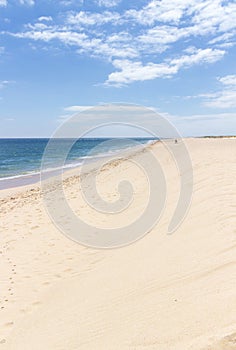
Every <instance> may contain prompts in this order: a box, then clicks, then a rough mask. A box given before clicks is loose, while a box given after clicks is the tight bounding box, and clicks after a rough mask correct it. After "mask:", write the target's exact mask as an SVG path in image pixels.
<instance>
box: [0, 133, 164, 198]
mask: <svg viewBox="0 0 236 350" xmlns="http://www.w3.org/2000/svg"><path fill="white" fill-rule="evenodd" d="M156 142H159V140H149V141H148V142H147V143H144V144H140V145H139V146H133V147H128V148H125V149H120V150H119V149H118V150H116V151H114V152H112V153H111V154H109V153H107V154H104V155H99V154H98V155H97V156H96V157H95V158H94V159H91V158H90V157H81V158H78V159H77V161H76V163H69V164H66V165H65V166H64V167H63V169H62V171H63V173H67V172H73V171H77V170H78V169H80V168H81V166H83V162H84V161H87V162H91V163H94V164H96V163H97V162H98V161H99V160H100V159H103V160H104V161H105V160H106V159H110V158H111V157H116V156H119V155H120V156H122V154H123V153H127V152H131V154H132V153H133V152H136V147H140V150H142V149H145V148H146V147H148V146H151V145H152V144H155V143H156ZM79 162H80V163H79ZM57 172H61V169H57V168H51V169H50V168H49V169H47V170H45V173H48V176H49V177H53V176H55V175H56V174H57ZM41 173H42V169H40V170H39V171H35V172H32V173H29V174H19V175H15V176H9V177H5V178H0V193H1V191H2V190H7V189H10V188H18V187H25V186H31V185H35V184H39V183H40V181H41Z"/></svg>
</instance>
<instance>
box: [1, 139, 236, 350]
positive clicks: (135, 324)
mask: <svg viewBox="0 0 236 350" xmlns="http://www.w3.org/2000/svg"><path fill="white" fill-rule="evenodd" d="M185 142H186V145H187V147H188V150H189V153H190V156H191V158H192V162H193V172H194V191H193V198H192V204H191V207H190V209H189V212H188V215H187V217H186V219H185V220H184V222H183V223H182V225H181V226H180V227H179V228H178V230H177V231H176V232H175V233H174V234H173V235H167V227H168V224H169V221H170V217H171V215H172V213H173V210H174V208H175V205H176V201H177V199H178V193H179V192H178V191H179V187H178V172H177V170H176V167H175V164H174V161H173V160H171V158H170V156H169V155H168V154H167V152H165V151H163V150H162V149H161V145H160V144H156V145H154V146H152V149H153V152H155V153H156V154H157V155H158V157H159V159H160V162H161V164H162V166H163V169H164V172H165V176H166V181H167V186H168V198H167V203H166V207H165V209H164V211H163V215H162V217H161V219H160V221H159V223H158V224H157V226H155V227H154V228H153V229H152V231H151V232H150V233H148V234H147V235H146V236H145V237H144V238H142V239H140V240H138V241H137V242H135V243H134V244H131V245H128V246H126V247H123V248H119V249H112V250H101V249H100V250H97V249H92V248H87V247H84V246H82V245H79V244H77V243H75V242H73V241H72V240H70V239H68V238H66V237H65V236H64V235H63V234H62V233H60V232H59V231H58V230H57V228H56V227H55V226H54V225H53V223H52V222H51V220H50V218H49V217H48V215H47V213H46V211H45V208H44V206H43V203H42V198H41V194H40V189H39V187H38V185H37V184H36V185H34V186H30V187H24V188H18V189H11V190H4V191H1V192H0V204H1V221H0V226H1V248H0V276H1V288H0V350H2V349H3V350H5V349H12V350H18V349H20V350H32V349H33V350H42V349H47V350H77V349H81V350H85V349H91V350H94V349H101V350H104V349H108V350H113V349H114V350H116V349H117V350H121V349H122V350H123V349H124V350H126V349H132V350H147V349H148V350H149V349H155V350H159V349H160V350H172V349H176V350H183V349H184V350H186V349H191V350H194V349H202V350H223V349H224V350H231V349H236V214H235V209H236V182H235V175H236V163H235V159H236V140H235V139H230V138H219V139H217V138H216V139H187V140H186V141H185ZM139 156H141V157H145V152H142V154H141V155H139ZM135 157H137V156H134V158H135ZM120 177H127V178H131V179H132V182H133V184H134V188H135V197H134V201H133V202H132V205H131V207H130V208H129V214H128V215H127V214H125V213H120V214H119V217H118V219H117V218H116V217H114V215H102V216H100V217H99V215H98V214H96V213H93V211H92V210H91V209H90V208H88V207H87V206H86V205H85V203H84V202H83V200H82V197H81V195H80V193H79V192H78V181H79V180H78V178H77V177H76V176H75V174H73V176H71V177H70V176H69V177H68V176H67V180H66V184H65V194H66V196H67V198H68V201H69V202H70V205H71V207H72V208H73V210H74V211H75V212H76V213H79V214H80V215H81V217H82V218H84V220H87V221H88V222H91V223H95V224H96V225H101V226H104V227H107V228H109V227H116V226H117V227H120V226H122V225H124V224H127V223H129V222H130V220H131V221H132V220H134V219H135V217H136V216H138V215H140V213H141V212H142V211H143V210H144V207H145V205H146V203H147V197H148V188H147V183H146V179H145V176H143V175H142V173H141V172H139V171H137V169H136V168H135V164H131V163H130V162H119V163H114V164H113V165H110V166H109V167H107V168H106V169H105V170H104V171H103V172H102V174H101V176H99V180H98V184H99V186H100V191H101V194H102V195H103V196H104V197H105V198H106V199H108V200H114V198H116V197H117V196H118V192H117V189H116V184H117V182H118V181H119V179H120ZM78 198H80V200H79V201H78Z"/></svg>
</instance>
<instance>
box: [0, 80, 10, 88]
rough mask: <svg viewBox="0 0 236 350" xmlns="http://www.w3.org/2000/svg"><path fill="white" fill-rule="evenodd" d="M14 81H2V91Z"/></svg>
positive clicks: (0, 83) (0, 82) (0, 85)
mask: <svg viewBox="0 0 236 350" xmlns="http://www.w3.org/2000/svg"><path fill="white" fill-rule="evenodd" d="M11 83H12V81H9V80H0V89H3V88H4V87H6V86H7V85H9V84H11Z"/></svg>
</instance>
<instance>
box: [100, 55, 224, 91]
mask: <svg viewBox="0 0 236 350" xmlns="http://www.w3.org/2000/svg"><path fill="white" fill-rule="evenodd" d="M224 54H225V51H222V50H216V49H215V50H214V49H205V50H201V49H198V50H197V49H195V50H194V52H193V53H192V54H189V55H183V56H180V57H179V58H174V59H170V60H166V61H164V62H163V63H157V64H154V63H148V64H146V65H143V64H142V63H141V62H132V61H128V60H115V61H114V62H113V65H114V67H115V68H116V69H119V71H118V72H113V73H111V74H110V75H109V77H108V80H107V84H115V85H122V84H128V83H131V82H133V81H144V80H150V79H155V78H169V77H171V76H173V75H174V74H176V73H178V71H179V69H181V68H187V67H190V66H192V65H195V64H203V63H213V62H216V61H218V60H220V59H221V58H222V56H223V55H224Z"/></svg>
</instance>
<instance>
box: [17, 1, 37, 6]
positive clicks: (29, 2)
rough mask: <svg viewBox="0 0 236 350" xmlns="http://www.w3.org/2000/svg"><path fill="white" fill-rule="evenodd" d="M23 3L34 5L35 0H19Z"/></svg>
mask: <svg viewBox="0 0 236 350" xmlns="http://www.w3.org/2000/svg"><path fill="white" fill-rule="evenodd" d="M19 1H20V4H21V5H29V6H33V5H34V4H35V2H34V0H19Z"/></svg>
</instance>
